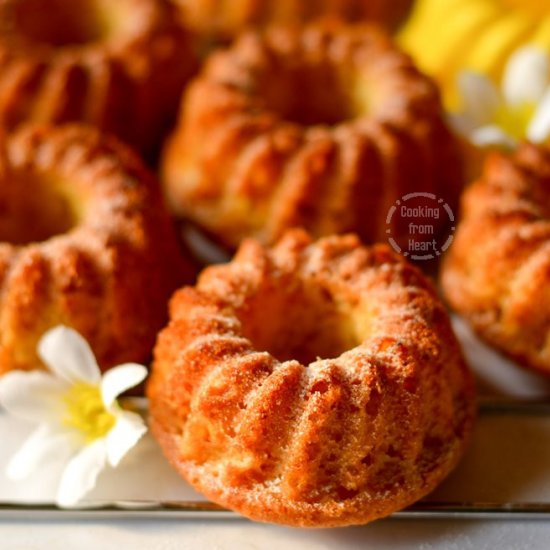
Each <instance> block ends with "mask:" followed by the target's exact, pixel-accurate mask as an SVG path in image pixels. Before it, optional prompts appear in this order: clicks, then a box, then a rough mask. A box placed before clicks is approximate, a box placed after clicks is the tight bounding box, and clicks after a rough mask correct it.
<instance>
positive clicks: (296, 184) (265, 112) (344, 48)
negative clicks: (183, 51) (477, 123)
mask: <svg viewBox="0 0 550 550" xmlns="http://www.w3.org/2000/svg"><path fill="white" fill-rule="evenodd" d="M318 117H320V118H318ZM455 146H456V144H455V143H454V140H453V138H452V137H451V135H450V133H449V131H448V129H447V127H446V124H445V122H444V114H443V111H442V108H441V104H440V100H439V95H438V91H437V89H436V87H435V85H434V84H433V83H432V82H431V81H430V80H429V79H428V78H427V77H425V76H423V75H422V74H420V73H419V72H418V71H417V69H416V68H415V67H414V65H413V63H412V61H411V60H410V59H409V58H408V57H407V56H406V55H405V54H404V53H402V52H401V51H399V50H398V49H397V48H396V47H395V46H394V45H393V44H392V43H391V41H390V39H389V38H388V37H387V36H386V35H385V34H384V33H383V32H382V31H380V30H378V29H377V28H375V27H370V26H366V25H357V26H346V25H340V24H329V23H322V24H321V23H319V24H314V25H310V26H308V27H306V28H305V29H302V30H296V29H292V28H286V27H285V28H274V29H270V30H269V31H267V32H266V34H265V35H263V36H261V35H259V34H254V33H248V34H246V35H243V36H241V37H240V39H239V40H238V41H237V43H236V44H235V45H234V46H233V47H232V48H231V49H229V50H226V51H221V52H218V53H215V54H213V55H212V57H211V58H210V59H209V61H208V62H207V64H206V67H205V68H204V69H203V72H202V74H201V75H200V76H199V77H198V78H197V79H196V80H195V81H194V82H193V83H192V84H191V85H190V87H189V89H188V93H187V94H186V96H185V98H184V100H183V103H182V108H181V115H180V122H179V126H178V127H177V128H176V130H175V132H174V134H173V135H172V137H171V139H170V141H169V143H168V145H167V147H166V149H165V152H164V155H163V163H162V172H163V182H164V186H165V190H166V194H167V197H168V199H169V202H170V204H171V206H172V209H173V210H174V211H175V212H176V213H177V214H180V215H182V216H185V217H187V218H190V219H191V220H193V221H195V222H196V223H198V224H199V225H201V226H202V227H203V228H205V229H206V230H207V231H209V232H210V233H211V234H212V235H213V236H214V237H215V238H217V239H218V240H219V241H221V242H222V243H224V244H226V245H228V246H229V247H236V246H237V245H238V244H239V243H240V242H241V240H242V239H243V238H245V237H255V238H258V239H259V240H261V241H262V242H264V243H272V242H274V241H275V240H276V239H277V238H278V237H280V236H281V235H282V234H283V233H284V231H285V230H287V229H290V228H293V227H303V228H305V229H307V230H308V231H309V232H310V233H311V234H312V235H314V236H323V235H329V234H333V233H345V232H355V233H357V234H359V236H360V237H361V238H362V239H363V240H364V241H365V242H376V241H379V240H385V239H386V237H387V235H386V229H387V228H388V226H387V225H386V216H387V214H388V211H389V209H390V207H391V206H392V205H393V204H394V203H395V202H396V201H397V200H398V199H402V198H403V197H404V196H405V195H406V194H408V193H413V192H415V193H416V192H428V193H433V194H435V195H437V197H438V198H442V199H445V200H446V201H447V202H448V203H449V204H450V205H451V206H453V205H454V204H455V202H456V200H457V195H458V192H459V189H460V186H461V181H462V179H461V170H460V166H459V163H458V156H457V152H456V150H455ZM393 229H394V235H396V234H397V233H398V232H399V231H403V228H393ZM407 231H408V230H407Z"/></svg>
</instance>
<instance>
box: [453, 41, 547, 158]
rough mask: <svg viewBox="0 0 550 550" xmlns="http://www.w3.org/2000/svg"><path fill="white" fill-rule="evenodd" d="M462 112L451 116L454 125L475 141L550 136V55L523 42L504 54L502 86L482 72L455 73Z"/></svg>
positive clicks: (506, 142)
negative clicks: (512, 52)
mask: <svg viewBox="0 0 550 550" xmlns="http://www.w3.org/2000/svg"><path fill="white" fill-rule="evenodd" d="M458 89H459V94H460V97H461V100H462V112H460V113H458V114H456V115H454V116H453V117H451V121H452V122H453V125H454V126H455V128H456V130H457V131H458V132H459V133H461V134H463V135H464V136H465V137H466V138H467V139H469V140H470V141H471V142H472V143H473V144H474V145H477V146H479V147H486V146H497V147H502V148H505V149H512V148H514V147H516V146H517V144H518V143H519V141H521V140H524V139H525V140H528V141H531V142H532V143H543V142H545V141H547V140H548V138H550V57H549V56H548V54H547V53H545V52H544V51H542V50H540V49H538V48H536V47H534V46H525V47H522V48H520V49H519V50H517V51H516V52H515V53H514V54H513V55H512V56H511V57H510V59H509V61H508V63H507V65H506V69H505V71H504V76H503V79H502V84H501V89H498V88H497V87H496V86H495V84H494V83H493V82H492V81H491V80H489V79H488V78H487V77H486V76H484V75H482V74H478V73H473V72H469V71H463V72H462V73H460V75H459V77H458Z"/></svg>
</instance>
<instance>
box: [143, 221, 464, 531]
mask: <svg viewBox="0 0 550 550" xmlns="http://www.w3.org/2000/svg"><path fill="white" fill-rule="evenodd" d="M147 391H148V395H149V399H150V419H151V427H152V430H153V433H154V434H155V436H156V437H157V439H158V441H159V442H160V444H161V446H162V448H163V450H164V453H165V454H166V456H167V457H168V459H169V460H170V461H171V463H172V464H173V465H174V466H175V467H176V468H177V469H178V471H179V472H180V473H181V474H182V475H183V476H184V477H185V479H187V480H188V481H189V482H190V483H191V484H192V485H193V486H194V487H195V488H196V489H198V490H199V491H201V492H203V493H204V494H205V495H206V496H207V497H208V498H209V499H211V500H213V501H214V502H217V503H219V504H221V505H223V506H226V507H229V508H232V509H234V510H236V511H238V512H240V513H241V514H244V515H246V516H248V517H250V518H253V519H256V520H262V521H271V522H277V523H283V524H289V525H296V526H310V527H328V526H341V525H349V524H359V523H366V522H368V521H371V520H374V519H376V518H379V517H382V516H386V515H388V514H391V513H392V512H394V511H396V510H398V509H400V508H403V507H405V506H407V505H409V504H411V503H412V502H414V501H416V500H417V499H419V498H420V497H422V496H423V495H425V494H427V493H428V492H429V491H431V490H432V489H433V488H434V487H435V486H436V485H437V484H438V483H439V482H440V481H441V480H442V479H443V478H444V477H445V476H446V475H447V474H448V473H449V471H450V470H451V469H452V468H453V467H454V466H455V464H456V463H457V461H458V459H459V457H460V455H461V454H462V451H463V449H464V446H465V442H466V440H467V439H468V436H469V433H470V429H471V425H472V419H473V416H474V407H475V405H474V396H473V385H472V378H471V375H470V374H469V372H468V370H467V369H466V367H465V365H464V362H463V359H462V356H461V353H460V350H459V347H458V344H457V342H456V340H455V337H454V335H453V333H452V330H451V328H450V325H449V321H448V318H447V315H446V313H445V310H444V309H443V307H442V305H441V304H440V302H439V300H438V298H437V297H436V294H435V291H434V289H433V288H432V285H431V284H430V283H429V282H428V280H427V279H426V278H425V277H424V276H422V274H421V273H420V272H419V271H418V270H417V269H416V268H414V267H413V266H411V265H409V264H407V263H406V262H405V261H404V260H403V259H402V258H401V257H400V256H397V255H396V254H394V253H393V252H391V251H390V249H389V248H388V247H386V246H383V245H377V246H374V247H372V248H365V247H363V246H361V244H360V242H359V240H358V239H357V238H356V237H354V236H332V237H327V238H324V239H322V240H320V241H318V242H314V243H312V242H311V240H310V239H309V238H308V236H307V235H306V234H305V233H303V232H301V231H293V232H289V233H288V234H287V235H286V236H285V237H283V239H282V240H281V241H280V242H279V243H278V244H277V245H276V246H275V247H274V248H273V249H266V248H263V247H262V246H261V245H260V244H258V243H257V242H256V241H253V240H248V241H246V242H245V243H244V244H243V245H242V246H241V248H240V250H239V252H238V254H237V256H236V258H235V259H234V260H233V261H232V262H231V263H229V264H227V265H222V266H217V267H209V268H207V269H206V270H205V271H204V272H203V274H202V275H201V277H200V279H199V282H198V284H197V286H196V287H195V288H184V289H183V290H181V291H179V292H178V293H176V295H175V296H174V297H173V299H172V302H171V321H170V324H169V326H168V327H167V328H166V329H164V330H163V331H162V332H161V333H160V336H159V339H158V341H157V346H156V349H155V359H154V365H153V370H152V378H151V380H150V383H149V386H148V389H147Z"/></svg>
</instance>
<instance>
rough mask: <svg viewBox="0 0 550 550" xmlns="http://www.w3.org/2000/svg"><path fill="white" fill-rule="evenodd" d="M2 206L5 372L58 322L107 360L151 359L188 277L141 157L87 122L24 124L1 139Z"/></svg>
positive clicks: (23, 364)
mask: <svg viewBox="0 0 550 550" xmlns="http://www.w3.org/2000/svg"><path fill="white" fill-rule="evenodd" d="M37 197H38V198H37ZM40 197H44V198H40ZM33 201H34V202H33ZM29 204H32V208H30V206H29ZM0 211H1V212H2V216H1V217H0V374H2V373H3V372H5V371H7V370H10V369H15V368H19V369H34V368H38V367H40V365H41V364H40V362H39V360H38V358H37V356H36V345H37V342H38V340H39V338H40V337H41V336H42V334H43V333H44V332H45V331H46V330H48V329H49V328H52V327H53V326H56V325H58V324H65V325H68V326H71V327H73V328H75V329H77V330H78V331H79V332H81V333H82V335H83V336H84V337H85V338H86V339H87V340H88V341H89V342H90V344H91V346H92V348H93V350H94V352H95V353H96V355H97V358H98V361H99V363H100V365H101V366H102V367H104V368H107V367H109V366H112V365H115V364H120V363H124V362H128V361H139V362H144V361H146V360H147V359H148V357H149V354H150V352H151V349H152V347H153V343H154V340H155V336H156V333H157V331H158V330H159V329H160V328H161V326H163V324H164V323H165V322H166V317H167V311H166V309H167V308H166V303H167V301H168V299H169V297H170V295H171V293H172V292H173V290H174V289H175V288H177V286H179V285H181V284H183V283H184V282H185V281H186V280H189V279H188V278H186V277H185V273H186V270H185V266H184V265H183V262H182V259H181V255H180V253H179V250H178V245H177V241H176V237H175V233H174V230H173V227H172V226H171V222H170V220H169V218H168V215H167V213H166V211H165V208H164V206H163V204H162V201H161V197H160V193H159V190H158V182H157V181H156V180H155V179H154V178H153V176H152V175H151V174H150V173H149V172H148V171H147V170H146V169H145V167H144V166H143V164H142V163H141V161H140V160H139V159H138V158H137V157H136V156H135V155H134V154H133V153H132V152H131V151H130V150H129V149H127V148H126V147H124V146H123V145H121V144H119V143H118V142H115V141H114V140H111V139H109V138H105V137H103V136H101V135H100V134H99V133H98V132H96V131H94V130H91V129H88V128H84V127H80V126H62V127H56V128H53V127H46V126H38V127H36V126H32V127H28V128H24V129H22V130H19V131H18V132H16V133H15V134H14V135H13V136H11V137H9V138H7V139H3V140H1V141H0ZM67 212H70V213H71V214H70V215H69V214H67ZM64 216H67V217H68V218H69V217H70V218H74V219H72V220H68V221H67V223H68V224H69V225H70V228H68V229H67V231H66V232H62V233H60V234H58V233H59V231H57V230H59V229H60V228H61V227H62V225H60V223H61V222H60V220H61V219H62V218H63V217H64ZM49 226H51V227H49ZM50 229H51V230H52V231H53V233H55V234H54V235H53V236H51V237H50V236H49V235H48V233H47V232H48V231H50ZM41 232H42V233H41ZM44 232H45V233H44ZM43 237H44V240H42V238H43ZM1 241H4V242H1ZM6 241H10V242H6ZM27 241H30V242H27ZM38 241H40V242H38ZM13 243H16V244H13Z"/></svg>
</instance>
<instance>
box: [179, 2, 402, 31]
mask: <svg viewBox="0 0 550 550" xmlns="http://www.w3.org/2000/svg"><path fill="white" fill-rule="evenodd" d="M173 2H174V3H176V4H177V5H178V6H179V7H180V8H181V10H182V13H183V17H184V21H185V23H186V24H187V25H189V26H190V28H191V29H193V30H194V31H195V32H197V33H199V34H201V35H203V36H205V37H209V38H210V39H211V40H216V39H222V40H223V39H231V38H233V37H234V36H235V35H236V34H238V33H239V32H240V31H242V30H243V28H244V27H247V26H255V27H265V26H266V25H271V24H277V25H287V24H300V23H305V22H308V21H311V20H313V19H316V18H319V17H338V18H341V19H344V20H346V21H350V22H357V21H362V20H369V21H376V22H378V23H380V24H382V25H383V26H384V27H386V28H388V29H395V28H396V27H397V25H398V24H399V23H400V22H402V21H403V20H404V19H405V17H406V15H407V13H408V11H409V8H410V6H411V4H412V1H411V0H394V1H391V2H388V1H386V0H300V1H296V0H231V1H227V0H173Z"/></svg>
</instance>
